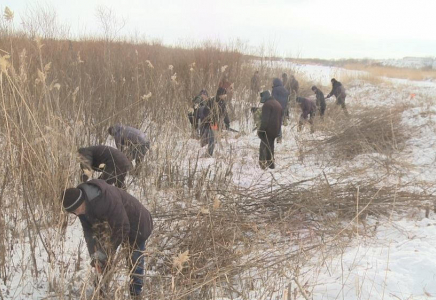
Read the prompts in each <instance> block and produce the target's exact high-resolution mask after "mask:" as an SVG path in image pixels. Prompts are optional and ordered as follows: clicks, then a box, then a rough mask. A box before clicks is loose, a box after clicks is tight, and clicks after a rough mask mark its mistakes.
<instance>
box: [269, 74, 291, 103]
mask: <svg viewBox="0 0 436 300" xmlns="http://www.w3.org/2000/svg"><path fill="white" fill-rule="evenodd" d="M272 96H273V97H274V99H276V100H277V101H278V102H279V103H280V105H281V106H282V109H283V111H285V110H286V108H287V105H288V97H289V92H288V90H286V89H285V87H284V86H283V83H282V81H281V80H280V79H279V78H274V80H273V87H272Z"/></svg>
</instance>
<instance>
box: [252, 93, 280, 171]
mask: <svg viewBox="0 0 436 300" xmlns="http://www.w3.org/2000/svg"><path fill="white" fill-rule="evenodd" d="M260 97H261V99H260V102H261V103H264V104H263V106H262V115H261V121H260V126H259V128H258V130H257V135H258V136H259V138H260V146H259V165H260V167H261V168H262V169H266V168H270V169H274V168H275V162H274V141H275V139H276V138H277V137H278V136H279V133H280V128H281V126H282V122H281V119H282V114H283V108H282V106H281V104H280V103H279V102H278V101H277V100H275V99H274V98H273V97H272V96H271V94H270V92H269V91H263V92H262V93H260Z"/></svg>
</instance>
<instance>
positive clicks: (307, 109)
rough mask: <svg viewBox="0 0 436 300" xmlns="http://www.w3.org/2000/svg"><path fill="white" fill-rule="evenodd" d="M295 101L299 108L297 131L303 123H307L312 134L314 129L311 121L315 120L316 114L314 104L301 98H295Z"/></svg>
mask: <svg viewBox="0 0 436 300" xmlns="http://www.w3.org/2000/svg"><path fill="white" fill-rule="evenodd" d="M296 101H297V103H298V104H300V107H301V115H300V120H299V121H298V131H301V129H302V128H303V125H304V123H305V122H309V123H310V132H311V133H313V132H314V131H315V128H314V127H313V126H314V125H313V119H314V118H315V114H316V104H315V102H313V101H312V100H309V99H306V98H303V97H297V100H296Z"/></svg>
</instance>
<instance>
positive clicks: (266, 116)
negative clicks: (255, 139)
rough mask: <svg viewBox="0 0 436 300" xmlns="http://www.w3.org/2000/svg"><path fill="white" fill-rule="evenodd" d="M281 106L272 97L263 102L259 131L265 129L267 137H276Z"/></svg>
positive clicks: (281, 110) (278, 130)
mask: <svg viewBox="0 0 436 300" xmlns="http://www.w3.org/2000/svg"><path fill="white" fill-rule="evenodd" d="M282 112H283V109H282V106H281V105H280V103H279V102H278V101H277V100H276V99H274V98H272V99H269V100H267V101H266V102H265V104H264V105H263V107H262V115H261V124H260V127H259V130H260V131H265V133H266V135H267V137H269V138H276V137H278V136H279V132H280V127H281V118H282Z"/></svg>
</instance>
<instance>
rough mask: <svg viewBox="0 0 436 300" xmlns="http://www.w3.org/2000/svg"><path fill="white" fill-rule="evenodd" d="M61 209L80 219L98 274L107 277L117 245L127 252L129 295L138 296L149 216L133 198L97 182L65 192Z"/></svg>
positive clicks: (148, 230) (150, 229) (149, 222)
mask: <svg viewBox="0 0 436 300" xmlns="http://www.w3.org/2000/svg"><path fill="white" fill-rule="evenodd" d="M62 206H63V208H64V209H65V210H66V211H67V212H68V213H73V214H75V215H76V216H78V217H79V220H80V223H81V224H82V228H83V233H84V236H85V241H86V245H87V248H88V252H89V255H90V257H91V259H92V260H91V265H92V266H93V267H94V268H95V269H96V271H97V272H98V273H100V274H102V275H105V274H107V271H108V270H109V268H110V267H111V262H113V260H114V256H115V253H116V250H117V248H118V247H119V246H120V245H124V246H126V247H127V248H128V249H129V252H128V253H129V256H128V258H127V261H128V267H129V269H130V270H131V272H130V273H131V281H130V294H131V295H132V296H138V295H140V294H141V292H142V286H143V277H144V251H145V243H146V241H147V239H148V238H149V236H150V235H151V232H152V230H153V220H152V217H151V214H150V212H149V211H148V210H147V209H146V208H145V207H144V206H143V205H142V204H141V202H139V200H138V199H136V198H135V197H133V196H132V195H130V194H128V193H127V192H125V191H124V190H122V189H119V188H116V187H114V186H112V185H109V184H107V183H106V182H105V181H104V180H100V179H93V180H90V181H88V182H86V183H82V184H80V185H78V186H77V187H76V188H68V189H66V190H65V191H64V193H63V197H62ZM107 227H108V228H107Z"/></svg>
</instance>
